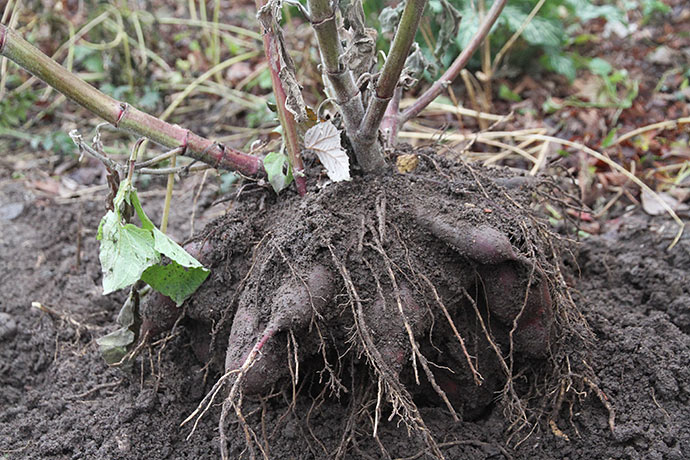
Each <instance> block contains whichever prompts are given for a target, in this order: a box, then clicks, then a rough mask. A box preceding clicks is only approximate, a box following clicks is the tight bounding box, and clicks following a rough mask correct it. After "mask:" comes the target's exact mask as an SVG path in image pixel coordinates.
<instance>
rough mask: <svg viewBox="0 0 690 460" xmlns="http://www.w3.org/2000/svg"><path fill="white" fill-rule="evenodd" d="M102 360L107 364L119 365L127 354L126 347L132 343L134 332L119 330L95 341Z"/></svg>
mask: <svg viewBox="0 0 690 460" xmlns="http://www.w3.org/2000/svg"><path fill="white" fill-rule="evenodd" d="M96 343H97V344H98V348H99V349H100V352H101V354H102V355H103V359H105V362H106V363H108V364H116V363H119V362H120V361H121V360H122V358H124V357H125V355H126V354H127V347H128V346H129V345H131V344H132V343H134V332H132V331H130V330H129V329H124V328H120V329H118V330H116V331H113V332H111V333H110V334H108V335H105V336H103V337H99V338H97V339H96Z"/></svg>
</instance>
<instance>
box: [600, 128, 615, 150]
mask: <svg viewBox="0 0 690 460" xmlns="http://www.w3.org/2000/svg"><path fill="white" fill-rule="evenodd" d="M617 131H618V127H616V128H613V129H612V130H611V131H609V133H608V134H607V135H606V137H605V138H604V140H603V141H601V148H602V149H605V148H606V147H609V146H610V145H611V144H613V139H614V138H615V137H616V132H617Z"/></svg>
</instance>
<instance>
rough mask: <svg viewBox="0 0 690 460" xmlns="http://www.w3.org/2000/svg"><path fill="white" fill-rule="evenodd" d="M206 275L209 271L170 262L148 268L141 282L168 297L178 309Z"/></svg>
mask: <svg viewBox="0 0 690 460" xmlns="http://www.w3.org/2000/svg"><path fill="white" fill-rule="evenodd" d="M197 263H198V262H197ZM208 275H209V271H208V270H207V269H205V268H203V267H196V268H185V267H183V266H182V265H180V264H178V263H176V262H170V263H169V264H167V265H154V266H152V267H149V268H148V269H146V271H145V272H144V273H143V274H142V276H141V280H142V281H144V282H145V283H147V284H148V285H150V286H151V287H152V288H153V289H155V290H156V291H158V292H160V293H161V294H163V295H166V296H168V297H170V299H172V300H173V302H175V303H176V304H177V306H178V307H179V306H180V305H182V303H183V302H184V301H185V299H186V298H187V297H189V296H190V295H192V294H193V293H194V292H195V291H196V290H197V289H198V288H199V286H201V284H202V283H203V282H204V281H205V280H206V278H207V277H208Z"/></svg>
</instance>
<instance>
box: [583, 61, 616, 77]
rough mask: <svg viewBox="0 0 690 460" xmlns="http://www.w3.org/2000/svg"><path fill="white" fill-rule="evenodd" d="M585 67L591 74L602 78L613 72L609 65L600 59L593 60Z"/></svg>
mask: <svg viewBox="0 0 690 460" xmlns="http://www.w3.org/2000/svg"><path fill="white" fill-rule="evenodd" d="M587 67H589V70H590V71H591V72H592V73H593V74H596V75H600V76H602V77H605V76H607V75H608V74H610V73H611V72H612V71H613V67H612V66H611V64H609V63H608V62H606V61H605V60H603V59H601V58H594V59H592V60H590V61H589V64H588V65H587Z"/></svg>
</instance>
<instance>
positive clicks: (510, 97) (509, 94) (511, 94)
mask: <svg viewBox="0 0 690 460" xmlns="http://www.w3.org/2000/svg"><path fill="white" fill-rule="evenodd" d="M498 97H500V98H501V99H503V100H505V101H512V102H520V101H522V98H521V97H520V95H519V94H518V93H516V92H515V91H513V90H511V89H510V88H508V86H507V85H505V84H502V85H501V86H500V87H499V88H498Z"/></svg>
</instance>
